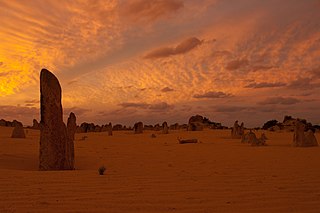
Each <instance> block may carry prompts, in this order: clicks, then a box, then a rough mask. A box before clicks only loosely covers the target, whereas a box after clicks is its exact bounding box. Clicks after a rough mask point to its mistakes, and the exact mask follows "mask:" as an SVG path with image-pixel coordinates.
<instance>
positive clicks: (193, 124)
mask: <svg viewBox="0 0 320 213" xmlns="http://www.w3.org/2000/svg"><path fill="white" fill-rule="evenodd" d="M203 126H204V125H203V117H202V116H201V115H195V116H191V118H190V119H189V123H188V131H202V130H203Z"/></svg>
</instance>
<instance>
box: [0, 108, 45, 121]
mask: <svg viewBox="0 0 320 213" xmlns="http://www.w3.org/2000/svg"><path fill="white" fill-rule="evenodd" d="M0 112H1V116H3V117H1V118H0V119H5V120H14V119H16V120H19V121H21V122H23V123H24V124H31V123H32V119H33V118H37V117H38V116H39V109H38V108H35V107H22V106H12V105H0Z"/></svg>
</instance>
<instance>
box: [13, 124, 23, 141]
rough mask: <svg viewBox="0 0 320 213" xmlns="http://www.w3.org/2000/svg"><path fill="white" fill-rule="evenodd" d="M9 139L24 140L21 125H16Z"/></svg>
mask: <svg viewBox="0 0 320 213" xmlns="http://www.w3.org/2000/svg"><path fill="white" fill-rule="evenodd" d="M11 138H26V135H25V133H24V130H23V126H22V125H16V126H15V127H14V129H13V131H12V135H11Z"/></svg>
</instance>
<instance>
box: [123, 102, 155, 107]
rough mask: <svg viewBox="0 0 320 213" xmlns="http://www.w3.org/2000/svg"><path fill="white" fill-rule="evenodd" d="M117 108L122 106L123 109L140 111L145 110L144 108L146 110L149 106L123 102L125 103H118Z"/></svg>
mask: <svg viewBox="0 0 320 213" xmlns="http://www.w3.org/2000/svg"><path fill="white" fill-rule="evenodd" d="M119 106H122V107H123V108H141V109H146V108H148V107H149V106H150V104H146V103H132V102H125V103H120V104H119Z"/></svg>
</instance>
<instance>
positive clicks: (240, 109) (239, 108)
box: [215, 106, 250, 112]
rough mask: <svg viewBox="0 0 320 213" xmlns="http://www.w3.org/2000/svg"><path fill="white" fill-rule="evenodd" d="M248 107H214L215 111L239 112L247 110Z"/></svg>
mask: <svg viewBox="0 0 320 213" xmlns="http://www.w3.org/2000/svg"><path fill="white" fill-rule="evenodd" d="M249 109H250V107H242V106H217V107H215V111H216V112H241V111H247V110H249Z"/></svg>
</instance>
